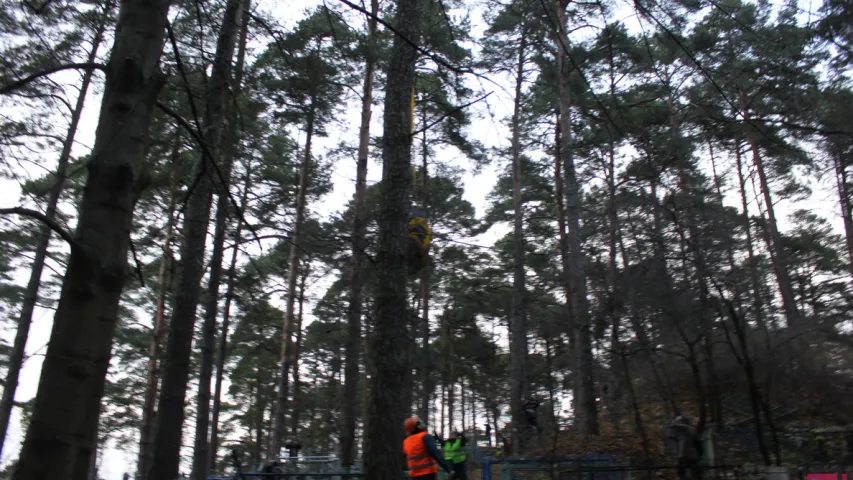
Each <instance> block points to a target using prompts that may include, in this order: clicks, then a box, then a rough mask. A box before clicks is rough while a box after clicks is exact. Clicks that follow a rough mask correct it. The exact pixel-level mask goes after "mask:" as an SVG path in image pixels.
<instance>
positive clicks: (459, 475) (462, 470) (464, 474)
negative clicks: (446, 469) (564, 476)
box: [453, 462, 468, 480]
mask: <svg viewBox="0 0 853 480" xmlns="http://www.w3.org/2000/svg"><path fill="white" fill-rule="evenodd" d="M453 473H455V474H456V479H457V480H468V468H467V466H466V465H465V462H462V463H454V464H453Z"/></svg>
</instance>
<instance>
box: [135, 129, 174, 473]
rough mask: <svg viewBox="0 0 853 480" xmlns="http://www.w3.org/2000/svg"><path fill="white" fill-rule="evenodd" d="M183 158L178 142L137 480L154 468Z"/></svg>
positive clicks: (140, 435) (153, 333) (153, 331)
mask: <svg viewBox="0 0 853 480" xmlns="http://www.w3.org/2000/svg"><path fill="white" fill-rule="evenodd" d="M179 154H180V142H179V141H178V139H177V138H176V139H175V145H174V146H173V150H172V169H173V170H172V172H171V176H172V179H171V186H170V188H171V191H170V193H169V208H168V210H167V214H168V217H169V218H168V220H167V222H166V238H165V240H164V243H163V249H162V251H161V255H162V258H161V259H160V271H159V272H158V275H157V285H159V289H160V291H159V292H157V306H156V307H155V308H156V309H155V311H154V328H153V329H152V331H151V343H150V344H149V347H148V373H147V378H146V386H145V398H144V400H143V402H142V426H141V427H140V431H139V454H138V456H137V460H136V476H137V480H145V478H146V474H147V473H148V470H149V469H150V468H151V460H152V457H153V455H154V450H153V447H154V425H155V423H156V422H157V411H156V410H155V408H154V407H155V406H156V405H157V393H158V392H159V387H160V358H161V357H162V355H163V336H164V334H165V330H166V297H167V296H168V295H169V291H170V290H171V285H170V284H171V282H172V279H171V275H170V273H171V271H172V265H171V264H172V262H173V258H172V237H173V236H174V230H175V204H176V201H177V198H176V191H177V182H176V180H177V179H176V175H177V171H176V164H177V161H178V155H179Z"/></svg>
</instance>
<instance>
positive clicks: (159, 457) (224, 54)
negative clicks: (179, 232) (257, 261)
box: [149, 0, 244, 479]
mask: <svg viewBox="0 0 853 480" xmlns="http://www.w3.org/2000/svg"><path fill="white" fill-rule="evenodd" d="M243 5H244V2H243V0H228V2H227V4H226V6H225V12H224V15H223V19H222V27H221V29H220V31H219V38H218V40H217V45H216V56H215V57H214V60H213V70H212V72H211V76H210V82H209V90H208V92H207V109H206V112H205V118H204V128H205V132H204V135H203V138H204V142H205V144H206V145H205V147H206V148H205V149H203V152H202V155H201V156H200V157H199V159H198V161H197V162H196V163H195V165H194V167H193V175H192V181H193V182H194V183H193V185H194V189H193V190H192V192H191V193H190V195H189V198H188V199H187V208H186V213H185V216H184V225H183V234H184V238H183V242H182V244H181V267H182V268H181V275H180V279H179V281H178V284H177V290H176V294H175V301H174V307H173V309H172V318H171V322H170V328H171V330H170V332H169V342H168V347H167V350H166V365H165V369H164V370H165V375H164V376H163V391H162V393H161V394H160V402H159V405H158V409H157V434H156V435H157V436H156V438H157V441H156V442H155V446H154V461H153V463H152V465H151V474H150V476H149V478H151V479H161V478H162V479H171V478H176V477H177V475H178V465H179V463H180V450H181V436H182V432H183V426H184V415H185V410H184V407H185V403H186V393H187V384H188V381H189V373H190V355H191V353H192V340H193V328H194V326H195V320H196V309H197V306H198V303H199V299H200V296H201V279H202V276H203V274H204V260H205V259H204V252H205V243H206V241H207V227H208V223H209V222H210V208H211V203H212V195H213V188H214V184H215V182H214V179H217V180H225V178H224V175H225V174H226V172H221V171H219V166H218V165H217V160H218V159H217V158H216V156H217V155H218V153H219V151H220V148H219V147H220V143H221V136H222V124H223V121H224V113H225V112H224V111H225V109H226V105H225V103H226V100H227V99H228V95H229V92H228V84H229V82H230V77H231V61H232V59H233V57H234V50H235V47H236V44H237V37H238V35H239V32H240V22H241V20H242V18H243V11H242V10H243ZM224 170H228V169H227V168H225V169H224ZM220 174H222V175H223V177H222V178H221V179H220V177H219V175H220ZM226 181H227V180H226ZM221 261H222V259H221V253H220V258H219V262H220V263H221ZM208 345H212V342H211V343H208ZM209 375H210V374H209V373H208V382H209ZM208 392H209V383H208ZM208 395H209V393H208ZM208 400H209V399H208ZM206 414H207V413H205V415H206ZM203 433H204V436H203V438H202V439H201V441H202V442H206V441H207V429H206V428H205V430H204V432H203ZM195 463H196V462H194V464H195ZM206 466H207V451H206V449H204V461H202V462H201V463H200V464H199V465H198V467H199V469H200V470H201V471H203V470H204V469H205V468H206Z"/></svg>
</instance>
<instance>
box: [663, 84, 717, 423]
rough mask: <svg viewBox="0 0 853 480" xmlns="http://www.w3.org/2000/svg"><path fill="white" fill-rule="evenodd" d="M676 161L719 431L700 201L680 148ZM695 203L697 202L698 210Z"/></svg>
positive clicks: (671, 104)
mask: <svg viewBox="0 0 853 480" xmlns="http://www.w3.org/2000/svg"><path fill="white" fill-rule="evenodd" d="M667 107H668V109H669V118H670V125H671V128H672V135H673V137H675V138H676V139H677V140H679V141H682V140H683V137H682V135H681V126H680V124H679V121H678V117H677V115H676V112H675V101H674V99H673V98H672V96H670V97H669V98H668V99H667ZM676 158H677V160H678V171H677V173H678V187H679V190H680V191H681V197H682V198H683V199H684V202H685V205H683V208H685V210H686V211H687V238H688V243H689V250H690V252H691V254H692V257H693V264H694V265H693V267H694V270H695V273H696V284H697V285H698V286H699V318H698V322H697V323H698V325H699V329H700V331H701V336H702V351H703V352H704V354H705V362H704V365H705V375H706V377H707V383H708V405H709V406H710V413H711V421H712V422H713V423H714V424H715V425H716V427H717V428H718V429H719V428H721V427H722V424H723V412H722V410H723V409H722V403H721V400H720V393H719V389H720V388H719V383H720V382H719V379H718V378H717V371H716V367H715V361H714V350H713V342H712V341H713V333H714V331H713V327H712V326H711V325H712V322H711V321H710V319H709V318H708V317H709V315H710V309H709V308H708V297H709V291H708V275H709V274H708V271H707V268H706V267H705V257H704V255H703V254H702V249H701V246H700V245H699V233H698V231H697V229H696V225H697V224H698V223H699V222H701V221H702V220H703V219H702V218H701V217H702V208H703V206H702V205H701V202H702V199H701V198H699V199H697V196H696V193H695V188H694V186H693V185H694V180H693V179H692V178H691V176H690V171H689V168H688V164H689V162H690V159H689V157H688V154H687V153H685V152H684V151H683V150H681V149H679V150H677V152H676ZM697 203H700V204H699V205H698V208H697ZM703 426H704V423H700V424H699V425H698V430H700V431H701V430H702V427H703Z"/></svg>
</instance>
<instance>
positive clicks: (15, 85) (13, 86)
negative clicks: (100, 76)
mask: <svg viewBox="0 0 853 480" xmlns="http://www.w3.org/2000/svg"><path fill="white" fill-rule="evenodd" d="M73 69H81V70H92V69H98V70H101V71H106V69H107V66H106V65H103V64H100V63H68V64H65V65H57V66H55V67H53V68H48V69H47V70H42V71H41V72H36V73H33V74H31V75H27V76H26V77H24V78H22V79H20V80H16V81H14V82H12V83H10V84H7V85H4V86H2V87H0V95H4V94H7V93H9V92H11V91H14V90H17V89H19V88H21V87H24V86H25V85H27V84H28V83H30V82H32V81H33V80H38V79H39V78H41V77H46V76H48V75H50V74H53V73H56V72H61V71H63V70H73Z"/></svg>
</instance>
